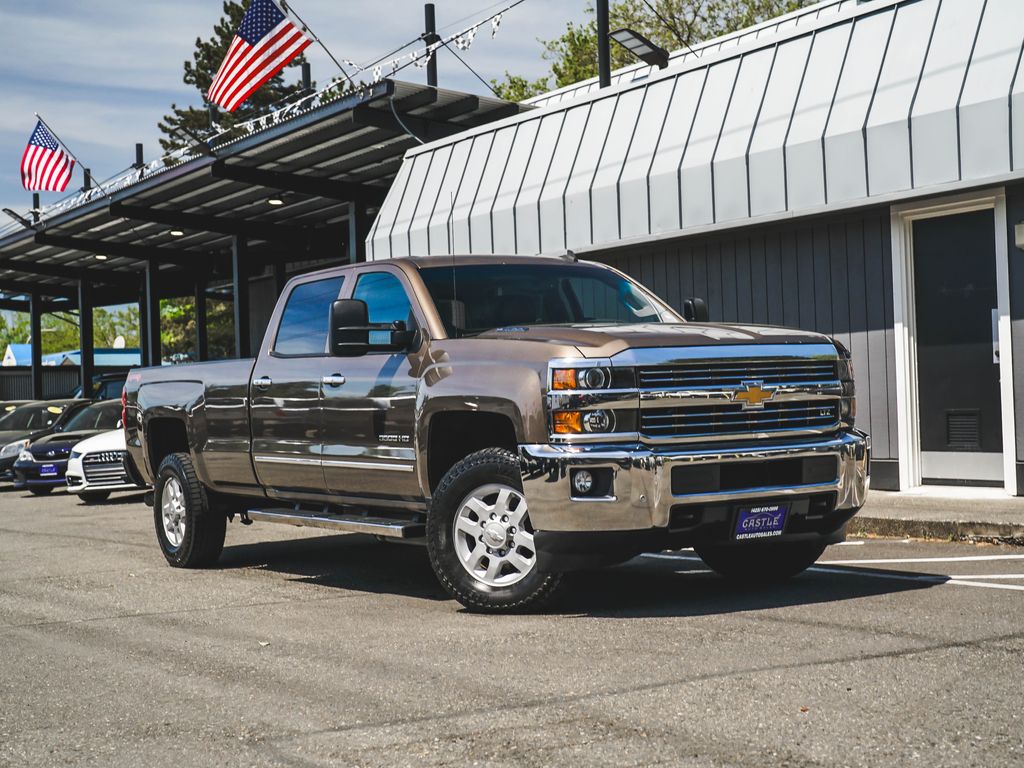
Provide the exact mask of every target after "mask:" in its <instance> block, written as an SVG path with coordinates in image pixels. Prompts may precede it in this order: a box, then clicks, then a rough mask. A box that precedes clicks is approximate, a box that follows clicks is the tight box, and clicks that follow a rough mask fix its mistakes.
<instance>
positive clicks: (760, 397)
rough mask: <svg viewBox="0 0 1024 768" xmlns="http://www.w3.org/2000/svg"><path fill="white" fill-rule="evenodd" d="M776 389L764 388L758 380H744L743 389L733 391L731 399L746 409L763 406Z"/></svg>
mask: <svg viewBox="0 0 1024 768" xmlns="http://www.w3.org/2000/svg"><path fill="white" fill-rule="evenodd" d="M775 392H776V390H774V389H765V388H764V386H763V383H762V382H760V381H744V382H743V389H741V390H738V391H736V392H734V393H733V396H732V399H733V400H735V401H736V402H737V403H739V404H740V405H742V406H743V410H745V411H747V410H750V409H752V408H764V404H765V403H767V402H768V401H769V400H772V399H773V398H774V397H775Z"/></svg>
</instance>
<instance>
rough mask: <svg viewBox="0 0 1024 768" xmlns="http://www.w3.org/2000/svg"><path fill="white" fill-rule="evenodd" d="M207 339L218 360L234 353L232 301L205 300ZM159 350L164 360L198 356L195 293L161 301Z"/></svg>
mask: <svg viewBox="0 0 1024 768" xmlns="http://www.w3.org/2000/svg"><path fill="white" fill-rule="evenodd" d="M206 334H207V338H206V343H207V346H208V347H209V355H210V358H211V359H213V360H219V359H223V358H227V357H232V356H233V355H234V349H235V325H234V308H233V307H232V306H231V302H230V301H216V300H211V299H207V301H206ZM160 352H161V355H162V356H163V358H164V359H165V360H167V359H170V358H171V357H172V356H174V355H179V354H183V355H188V357H189V358H191V359H192V360H197V359H198V356H197V354H196V308H195V300H194V299H193V298H192V297H182V298H176V299H164V300H163V301H162V302H160Z"/></svg>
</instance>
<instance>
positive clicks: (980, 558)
mask: <svg viewBox="0 0 1024 768" xmlns="http://www.w3.org/2000/svg"><path fill="white" fill-rule="evenodd" d="M990 560H1024V555H969V556H965V557H893V558H886V559H881V560H821V561H820V562H822V563H828V564H830V565H840V564H842V565H902V564H903V563H980V562H985V561H990Z"/></svg>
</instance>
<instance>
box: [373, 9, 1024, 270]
mask: <svg viewBox="0 0 1024 768" xmlns="http://www.w3.org/2000/svg"><path fill="white" fill-rule="evenodd" d="M784 27H785V28H784ZM765 30H770V32H767V33H765V34H762V32H764V31H765ZM754 31H756V32H757V34H756V35H754V34H753V32H754ZM741 38H742V39H741ZM1022 51H1024V9H1022V6H1021V0H873V1H872V2H870V3H863V4H858V3H855V2H843V3H839V2H836V3H830V4H828V5H822V6H819V7H816V8H813V9H806V11H805V12H799V13H796V14H795V15H791V16H789V17H787V18H786V19H784V20H782V21H779V22H774V23H771V24H768V25H762V26H760V27H758V28H756V30H746V31H744V32H741V33H737V34H735V35H731V36H728V37H727V38H726V39H723V40H718V41H714V42H713V43H711V44H709V45H706V46H701V47H700V54H701V55H700V56H693V55H683V54H677V55H674V56H673V62H675V66H674V67H672V68H669V69H668V70H666V71H664V72H660V71H656V72H651V70H650V68H649V67H646V66H644V67H634V68H629V69H627V70H625V71H623V72H620V73H618V74H617V75H616V77H617V78H618V79H619V80H620V82H621V84H620V85H619V86H618V87H617V88H613V89H611V90H610V91H606V92H600V91H596V90H595V92H594V93H592V94H591V95H590V96H588V97H586V98H583V97H579V98H577V97H572V96H569V95H566V94H568V93H569V91H571V90H573V89H567V90H565V91H562V92H560V93H558V94H552V95H551V99H552V100H554V99H555V98H558V99H562V101H561V102H560V104H558V105H556V104H554V103H552V106H549V107H548V108H547V109H546V110H544V111H541V112H527V113H524V114H522V115H520V116H518V117H515V118H508V119H506V120H504V121H502V122H500V123H498V124H496V125H495V126H493V127H490V128H488V127H481V128H476V129H471V130H470V131H469V132H468V133H467V134H465V135H462V136H461V137H460V136H455V137H452V138H450V139H446V140H443V141H440V142H437V143H435V144H432V145H429V146H426V147H422V148H419V149H416V150H413V151H411V152H410V153H409V155H408V156H407V158H406V162H405V164H404V166H403V172H402V174H401V175H400V176H399V178H398V180H396V185H395V188H393V189H392V195H389V198H388V201H387V202H386V203H385V205H384V207H383V208H382V209H381V212H380V214H379V216H378V222H377V224H376V226H375V229H374V230H373V235H372V236H371V240H372V242H371V244H370V252H371V253H372V254H373V255H374V257H375V258H386V257H387V256H390V255H394V254H399V253H404V252H407V251H408V250H409V249H410V248H413V249H414V250H419V249H421V248H423V247H426V248H427V249H428V250H429V251H430V252H432V253H433V252H439V253H440V252H444V251H445V250H446V249H447V250H455V251H460V252H466V251H470V250H472V252H475V253H491V252H495V251H508V250H514V251H516V252H518V253H524V254H534V253H538V252H541V253H559V252H562V251H564V250H565V249H566V248H567V247H568V248H572V249H574V250H577V249H586V248H591V247H597V248H602V247H604V246H607V245H610V244H613V243H618V242H620V241H622V240H623V239H629V240H636V239H637V238H644V237H647V236H648V235H650V236H659V237H660V236H664V235H668V236H672V235H674V234H685V233H687V232H688V231H690V230H692V229H693V228H697V227H706V226H711V225H731V224H736V223H741V222H744V221H746V220H748V219H749V218H751V217H765V216H774V217H780V216H783V215H786V214H790V215H794V216H797V215H800V214H802V213H811V212H813V213H820V212H822V208H824V207H827V209H828V210H829V211H837V210H840V209H843V208H847V207H849V208H853V207H862V206H863V205H865V204H870V203H871V201H872V199H873V198H878V197H879V196H883V195H885V196H888V197H892V196H893V195H895V194H898V193H902V192H907V191H911V190H913V191H914V193H915V194H925V193H928V192H929V191H930V190H931V188H932V187H937V186H939V185H942V187H943V189H942V190H941V191H948V190H950V189H953V188H957V187H963V188H967V187H969V186H978V185H979V184H982V183H985V181H986V180H991V183H1005V181H1006V175H1007V174H1010V173H1014V172H1016V173H1018V174H1019V173H1021V171H1024V74H1019V72H1020V70H1021V63H1022ZM594 88H595V86H594V84H593V83H586V84H582V85H581V87H580V89H577V90H582V89H587V90H591V89H594ZM581 99H582V100H581ZM517 131H518V132H519V133H518V138H516V139H515V141H514V142H513V137H514V136H517ZM467 141H469V142H472V143H471V145H470V146H471V149H469V150H466V149H460V150H455V149H448V150H445V149H444V148H445V147H449V148H450V147H453V146H460V145H461V146H465V145H464V142H467ZM492 144H493V146H492ZM446 151H450V152H451V156H450V158H448V159H447V160H445V158H444V156H443V155H441V156H439V157H438V158H437V160H436V161H435V162H432V163H431V162H430V161H423V162H426V163H427V165H424V166H421V165H420V163H421V160H420V158H423V157H426V156H429V155H431V154H436V153H440V152H446ZM463 153H467V154H468V158H467V159H465V161H464V160H463V158H464V154H463ZM427 168H429V169H430V170H429V171H427V170H426V169H427ZM443 168H450V169H454V170H453V171H452V172H449V171H448V170H442V169H443ZM961 168H962V173H961ZM440 173H443V174H444V179H443V180H442V181H440V182H439V181H438V179H437V174H440ZM456 176H457V177H458V180H457V182H456V180H455V179H456ZM406 186H409V190H408V191H406V189H405V187H406ZM416 186H419V187H421V188H422V189H417V190H414V189H413V187H416ZM454 189H457V193H456V200H455V208H454V211H452V212H451V215H450V216H449V211H448V209H449V208H451V195H452V191H453V190H454ZM936 191H940V190H936ZM396 195H397V196H396ZM410 195H411V196H410ZM432 198H433V199H432ZM444 198H447V199H444ZM449 219H450V222H451V225H450V230H451V236H450V237H449V235H448V232H447V230H448V228H449V225H448V222H449ZM423 229H426V230H427V235H428V237H427V239H426V243H424V237H423V232H422V230H423ZM403 239H404V243H405V244H404V245H403V242H402V241H403ZM392 240H394V243H393V242H392ZM449 241H450V242H449ZM798 246H799V242H798ZM751 255H752V258H753V257H754V255H755V252H754V251H751Z"/></svg>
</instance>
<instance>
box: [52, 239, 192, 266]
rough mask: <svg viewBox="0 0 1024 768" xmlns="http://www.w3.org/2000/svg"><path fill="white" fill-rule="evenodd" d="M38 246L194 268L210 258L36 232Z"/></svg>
mask: <svg viewBox="0 0 1024 768" xmlns="http://www.w3.org/2000/svg"><path fill="white" fill-rule="evenodd" d="M35 241H36V245H50V246H53V247H54V248H66V249H67V250H69V251H82V252H83V253H101V254H104V255H105V256H116V257H118V258H119V259H135V260H136V261H144V262H147V263H148V262H149V260H150V259H157V260H158V261H159V262H160V263H161V264H178V265H181V266H186V267H194V266H195V265H196V264H197V263H199V262H201V260H203V259H205V258H207V257H208V254H206V253H200V252H198V251H185V250H178V249H175V248H167V247H165V246H155V245H133V244H131V243H107V242H103V241H102V240H90V239H89V238H86V237H68V236H67V235H50V234H47V233H46V232H36V237H35Z"/></svg>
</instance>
